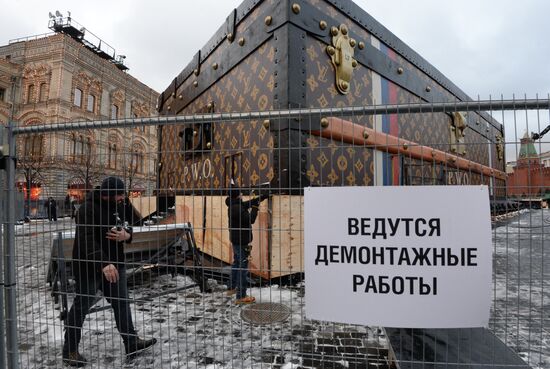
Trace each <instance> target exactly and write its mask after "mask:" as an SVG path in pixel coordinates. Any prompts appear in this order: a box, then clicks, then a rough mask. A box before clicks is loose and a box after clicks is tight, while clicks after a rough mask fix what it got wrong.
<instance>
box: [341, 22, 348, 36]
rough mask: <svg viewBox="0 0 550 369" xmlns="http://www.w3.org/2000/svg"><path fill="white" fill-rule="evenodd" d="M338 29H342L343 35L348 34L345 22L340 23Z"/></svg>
mask: <svg viewBox="0 0 550 369" xmlns="http://www.w3.org/2000/svg"><path fill="white" fill-rule="evenodd" d="M340 31H342V34H343V35H347V34H348V27H347V26H346V25H345V24H342V25H341V26H340Z"/></svg>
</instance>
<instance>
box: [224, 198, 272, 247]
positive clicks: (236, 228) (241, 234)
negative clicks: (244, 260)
mask: <svg viewBox="0 0 550 369" xmlns="http://www.w3.org/2000/svg"><path fill="white" fill-rule="evenodd" d="M266 197H267V196H265V197H264V196H261V197H256V198H254V199H252V200H249V201H242V200H241V199H240V198H231V197H227V198H226V199H225V204H226V205H227V213H228V215H229V239H230V240H231V243H232V244H234V245H241V246H242V245H248V244H250V243H251V242H252V224H254V222H255V221H256V217H257V216H258V206H259V205H260V202H261V201H262V200H263V199H264V198H266Z"/></svg>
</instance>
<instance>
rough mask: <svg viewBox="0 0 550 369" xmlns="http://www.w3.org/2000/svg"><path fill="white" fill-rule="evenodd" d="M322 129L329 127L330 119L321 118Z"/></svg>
mask: <svg viewBox="0 0 550 369" xmlns="http://www.w3.org/2000/svg"><path fill="white" fill-rule="evenodd" d="M321 127H323V128H327V127H328V119H327V118H321Z"/></svg>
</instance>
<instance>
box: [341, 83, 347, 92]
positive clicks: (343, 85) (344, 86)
mask: <svg viewBox="0 0 550 369" xmlns="http://www.w3.org/2000/svg"><path fill="white" fill-rule="evenodd" d="M340 87H342V89H343V90H344V91H345V90H347V89H348V88H349V83H348V82H346V81H342V83H340Z"/></svg>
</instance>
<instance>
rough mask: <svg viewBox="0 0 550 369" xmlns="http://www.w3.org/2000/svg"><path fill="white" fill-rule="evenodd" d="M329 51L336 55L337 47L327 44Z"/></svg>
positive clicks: (330, 53)
mask: <svg viewBox="0 0 550 369" xmlns="http://www.w3.org/2000/svg"><path fill="white" fill-rule="evenodd" d="M327 53H328V54H329V55H334V54H336V49H335V48H334V47H332V46H327Z"/></svg>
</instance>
